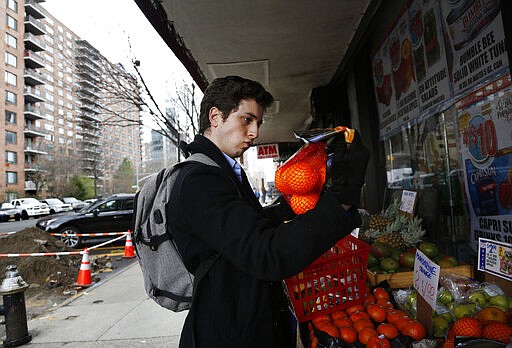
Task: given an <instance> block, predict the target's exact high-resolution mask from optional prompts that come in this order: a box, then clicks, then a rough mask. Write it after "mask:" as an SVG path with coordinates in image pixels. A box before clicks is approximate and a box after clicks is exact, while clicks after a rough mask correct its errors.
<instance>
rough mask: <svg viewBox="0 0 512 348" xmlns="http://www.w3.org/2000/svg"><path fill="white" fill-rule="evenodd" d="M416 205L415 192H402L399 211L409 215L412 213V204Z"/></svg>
mask: <svg viewBox="0 0 512 348" xmlns="http://www.w3.org/2000/svg"><path fill="white" fill-rule="evenodd" d="M415 203H416V192H414V191H407V190H403V191H402V201H401V202H400V210H401V211H403V212H406V213H409V214H413V213H414V204H415Z"/></svg>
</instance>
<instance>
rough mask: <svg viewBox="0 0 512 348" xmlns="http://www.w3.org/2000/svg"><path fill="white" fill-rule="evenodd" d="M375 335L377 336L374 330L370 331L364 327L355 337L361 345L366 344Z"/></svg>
mask: <svg viewBox="0 0 512 348" xmlns="http://www.w3.org/2000/svg"><path fill="white" fill-rule="evenodd" d="M376 335H378V333H377V331H375V330H374V329H370V328H369V327H365V328H362V329H361V330H360V331H359V333H358V335H357V337H358V339H359V342H361V343H362V344H366V343H367V342H368V340H369V339H370V337H372V336H376Z"/></svg>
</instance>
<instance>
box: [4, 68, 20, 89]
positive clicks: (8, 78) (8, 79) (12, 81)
mask: <svg viewBox="0 0 512 348" xmlns="http://www.w3.org/2000/svg"><path fill="white" fill-rule="evenodd" d="M5 83H7V84H8V85H11V86H16V85H17V78H16V75H14V74H13V73H12V72H10V71H5Z"/></svg>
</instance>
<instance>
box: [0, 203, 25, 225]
mask: <svg viewBox="0 0 512 348" xmlns="http://www.w3.org/2000/svg"><path fill="white" fill-rule="evenodd" d="M11 219H14V220H16V221H19V220H21V210H19V209H16V208H15V207H14V205H12V204H11V203H7V202H5V203H0V222H4V221H9V220H11Z"/></svg>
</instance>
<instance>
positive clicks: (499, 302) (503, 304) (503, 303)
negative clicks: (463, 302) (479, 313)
mask: <svg viewBox="0 0 512 348" xmlns="http://www.w3.org/2000/svg"><path fill="white" fill-rule="evenodd" d="M487 306H494V307H498V308H501V309H503V310H505V311H506V310H507V309H508V299H507V296H505V295H496V296H491V298H490V299H489V302H487Z"/></svg>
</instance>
